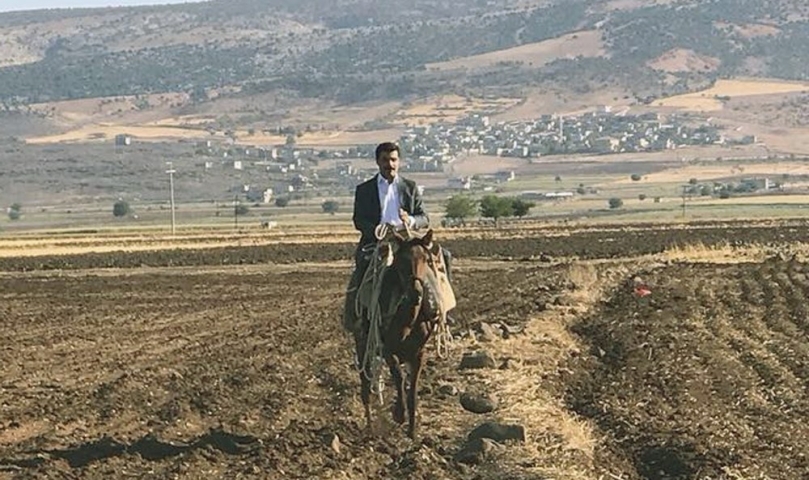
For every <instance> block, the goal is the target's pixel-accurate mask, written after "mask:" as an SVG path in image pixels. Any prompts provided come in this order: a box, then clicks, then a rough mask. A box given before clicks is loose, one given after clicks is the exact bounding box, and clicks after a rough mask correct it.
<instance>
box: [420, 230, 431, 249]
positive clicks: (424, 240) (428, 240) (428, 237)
mask: <svg viewBox="0 0 809 480" xmlns="http://www.w3.org/2000/svg"><path fill="white" fill-rule="evenodd" d="M421 244H422V245H424V246H425V247H427V249H428V250H429V249H430V248H431V247H432V246H433V229H432V228H431V229H429V230H427V233H425V234H424V236H423V237H421Z"/></svg>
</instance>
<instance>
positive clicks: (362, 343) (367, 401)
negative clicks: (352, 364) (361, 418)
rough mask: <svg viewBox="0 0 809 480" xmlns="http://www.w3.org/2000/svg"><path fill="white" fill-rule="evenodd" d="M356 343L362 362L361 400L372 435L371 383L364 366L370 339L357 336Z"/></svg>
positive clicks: (366, 422) (366, 426)
mask: <svg viewBox="0 0 809 480" xmlns="http://www.w3.org/2000/svg"><path fill="white" fill-rule="evenodd" d="M354 338H355V342H356V345H357V358H358V359H359V362H360V368H359V372H360V398H361V399H362V405H363V407H365V428H367V429H368V432H369V433H370V432H371V430H372V428H371V381H370V380H368V378H367V377H368V376H369V375H366V373H367V372H366V369H365V365H362V360H363V354H364V353H365V347H366V345H367V342H368V339H367V336H366V335H362V334H355V337H354Z"/></svg>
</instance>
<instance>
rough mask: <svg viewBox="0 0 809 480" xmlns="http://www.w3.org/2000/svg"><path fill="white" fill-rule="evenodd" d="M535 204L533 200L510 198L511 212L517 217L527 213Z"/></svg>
mask: <svg viewBox="0 0 809 480" xmlns="http://www.w3.org/2000/svg"><path fill="white" fill-rule="evenodd" d="M535 206H536V203H534V202H527V201H525V200H522V199H519V198H514V199H512V200H511V213H512V214H513V215H514V216H515V217H518V218H522V217H524V216H526V215H528V212H529V211H530V210H531V209H532V208H534V207H535Z"/></svg>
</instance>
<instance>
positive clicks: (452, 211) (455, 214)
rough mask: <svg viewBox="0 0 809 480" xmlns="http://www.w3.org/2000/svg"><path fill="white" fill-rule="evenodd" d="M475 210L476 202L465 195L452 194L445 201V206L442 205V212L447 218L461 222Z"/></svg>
mask: <svg viewBox="0 0 809 480" xmlns="http://www.w3.org/2000/svg"><path fill="white" fill-rule="evenodd" d="M476 211H477V202H475V201H474V200H473V199H471V198H469V197H468V196H466V195H454V196H452V197H451V198H450V199H449V200H448V201H447V205H446V207H444V214H445V216H446V217H447V218H453V219H457V220H460V221H461V223H464V220H465V219H467V218H469V217H471V216H473V215H474V214H475V212H476Z"/></svg>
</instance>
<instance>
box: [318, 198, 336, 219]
mask: <svg viewBox="0 0 809 480" xmlns="http://www.w3.org/2000/svg"><path fill="white" fill-rule="evenodd" d="M321 207H322V208H323V212H325V213H331V214H332V215H334V214H335V213H337V210H339V209H340V204H339V203H337V201H335V200H326V201H325V202H323V204H322V205H321Z"/></svg>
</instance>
